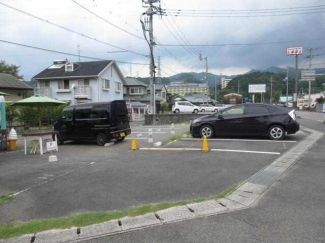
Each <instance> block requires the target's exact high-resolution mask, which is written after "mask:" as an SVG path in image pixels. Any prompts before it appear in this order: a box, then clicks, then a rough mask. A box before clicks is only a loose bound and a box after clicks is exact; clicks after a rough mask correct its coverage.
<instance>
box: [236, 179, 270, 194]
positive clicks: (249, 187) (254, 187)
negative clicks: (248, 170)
mask: <svg viewBox="0 0 325 243" xmlns="http://www.w3.org/2000/svg"><path fill="white" fill-rule="evenodd" d="M266 189H267V186H264V185H259V184H255V183H250V182H246V183H244V184H243V185H241V186H240V187H239V188H238V189H237V190H236V191H243V192H252V193H254V194H262V193H263V192H264V191H265V190H266Z"/></svg>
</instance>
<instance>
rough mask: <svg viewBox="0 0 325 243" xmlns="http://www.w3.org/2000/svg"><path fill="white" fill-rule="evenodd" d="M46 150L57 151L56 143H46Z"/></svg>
mask: <svg viewBox="0 0 325 243" xmlns="http://www.w3.org/2000/svg"><path fill="white" fill-rule="evenodd" d="M46 150H47V151H49V152H50V151H55V150H56V142H55V141H53V142H47V143H46Z"/></svg>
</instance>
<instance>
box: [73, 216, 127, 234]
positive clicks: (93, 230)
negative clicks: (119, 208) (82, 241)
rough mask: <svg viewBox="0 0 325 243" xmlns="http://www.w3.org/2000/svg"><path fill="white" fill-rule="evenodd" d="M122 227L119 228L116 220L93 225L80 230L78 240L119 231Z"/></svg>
mask: <svg viewBox="0 0 325 243" xmlns="http://www.w3.org/2000/svg"><path fill="white" fill-rule="evenodd" d="M121 230H122V227H121V226H119V224H118V220H117V219H116V220H111V221H108V222H104V223H100V224H94V225H90V226H86V227H82V228H81V229H80V234H79V238H84V237H92V236H97V235H105V234H110V233H114V232H118V231H121Z"/></svg>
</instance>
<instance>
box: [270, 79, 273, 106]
mask: <svg viewBox="0 0 325 243" xmlns="http://www.w3.org/2000/svg"><path fill="white" fill-rule="evenodd" d="M272 102H273V76H271V99H270V103H272Z"/></svg>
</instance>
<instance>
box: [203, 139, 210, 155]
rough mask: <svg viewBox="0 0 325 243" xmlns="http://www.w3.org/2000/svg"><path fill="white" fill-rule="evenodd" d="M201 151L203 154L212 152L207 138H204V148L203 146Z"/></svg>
mask: <svg viewBox="0 0 325 243" xmlns="http://www.w3.org/2000/svg"><path fill="white" fill-rule="evenodd" d="M201 151H202V152H209V151H210V149H209V145H208V140H207V137H206V136H204V137H203V146H202V149H201Z"/></svg>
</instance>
